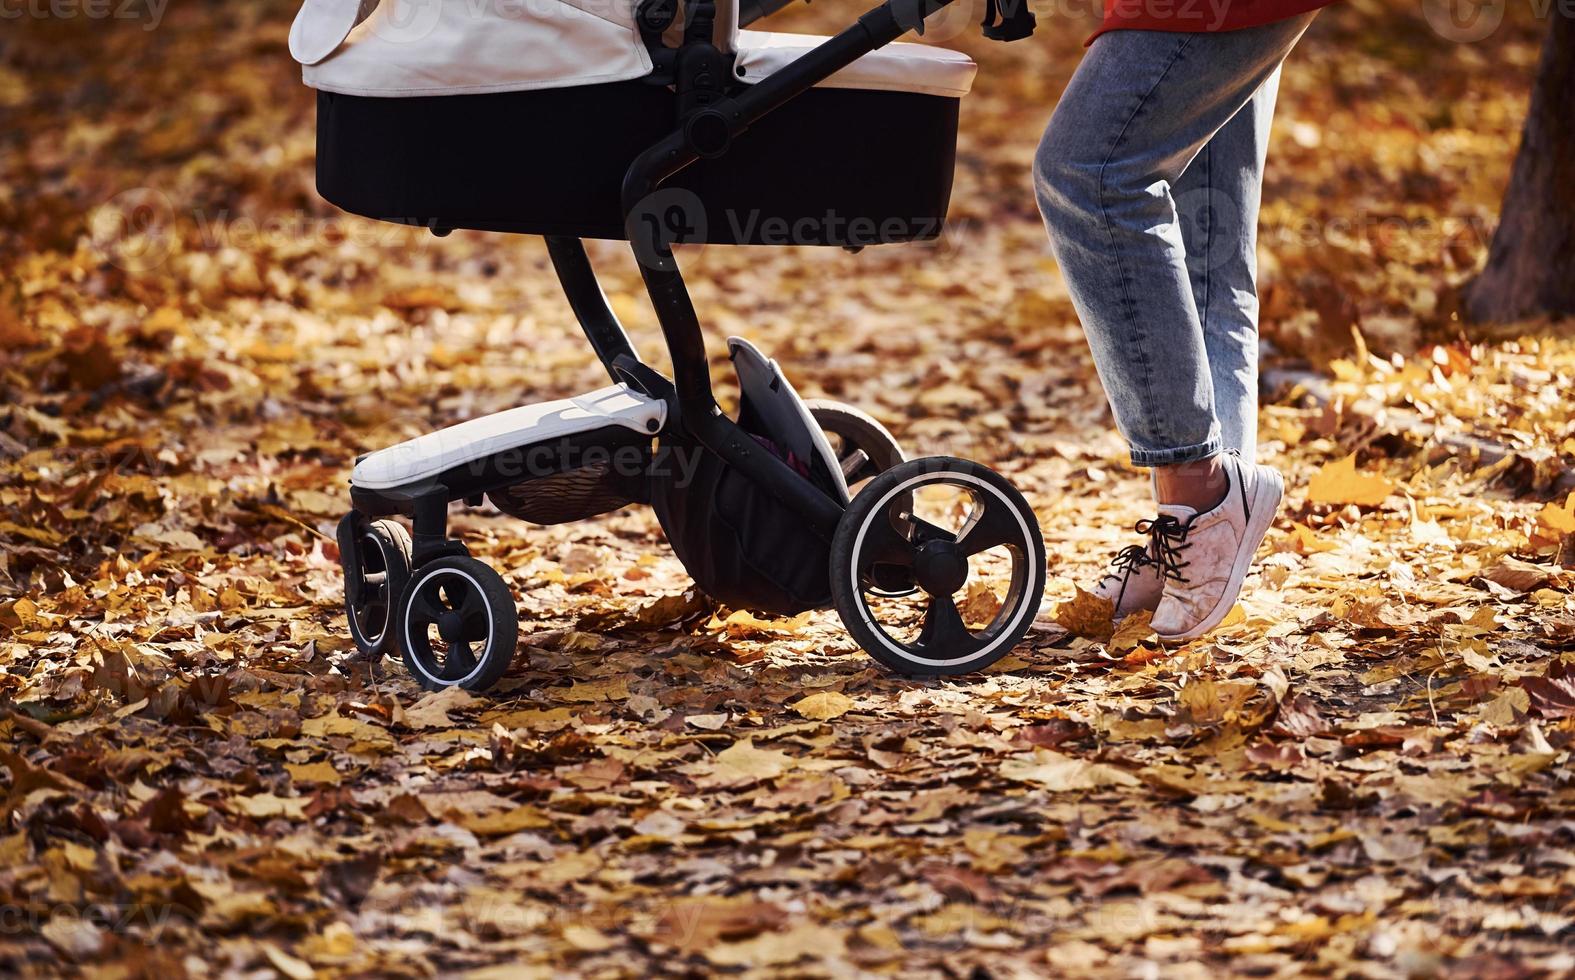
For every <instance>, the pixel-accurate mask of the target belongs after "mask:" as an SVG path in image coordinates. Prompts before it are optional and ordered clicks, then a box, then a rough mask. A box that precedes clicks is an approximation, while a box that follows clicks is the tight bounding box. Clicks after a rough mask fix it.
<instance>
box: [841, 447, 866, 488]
mask: <svg viewBox="0 0 1575 980" xmlns="http://www.w3.org/2000/svg"><path fill="white" fill-rule="evenodd" d="M869 461H870V457H869V453H866V452H865V451H864V450H862V449H855V450H853V451H852V452H850V453H848V454H847V455H846V456H844V457H842V459H841V460H840V463H841V465H842V479H844V480H845V481H847V482H848V483H857V482H859V480H860V479H862V478H863V476H864V469H865V467H867V466H868V465H869ZM870 475H871V476H874V474H873V473H871V474H870Z"/></svg>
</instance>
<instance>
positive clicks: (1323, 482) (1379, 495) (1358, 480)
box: [1307, 453, 1395, 507]
mask: <svg viewBox="0 0 1575 980" xmlns="http://www.w3.org/2000/svg"><path fill="white" fill-rule="evenodd" d="M1394 489H1395V482H1394V481H1393V480H1391V479H1389V478H1388V477H1386V476H1384V475H1383V474H1381V473H1362V472H1358V471H1357V469H1356V454H1355V453H1352V454H1351V455H1349V456H1347V457H1345V458H1344V459H1337V460H1335V461H1334V462H1332V463H1325V464H1324V466H1323V468H1322V469H1320V470H1319V471H1318V472H1317V473H1314V474H1313V477H1312V479H1311V480H1309V481H1308V483H1307V500H1308V501H1309V502H1310V503H1315V504H1356V505H1357V506H1358V507H1377V506H1378V505H1379V504H1381V503H1383V502H1384V501H1385V500H1387V499H1388V498H1389V495H1390V494H1391V493H1393V492H1394Z"/></svg>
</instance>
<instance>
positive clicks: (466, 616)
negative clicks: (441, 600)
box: [459, 593, 492, 643]
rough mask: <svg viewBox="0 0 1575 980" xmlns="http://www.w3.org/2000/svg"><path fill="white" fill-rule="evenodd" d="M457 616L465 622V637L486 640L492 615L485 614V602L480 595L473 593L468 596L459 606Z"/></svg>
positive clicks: (483, 641)
mask: <svg viewBox="0 0 1575 980" xmlns="http://www.w3.org/2000/svg"><path fill="white" fill-rule="evenodd" d="M459 618H460V620H461V622H463V623H464V624H465V639H467V640H478V641H480V642H482V643H485V642H486V641H487V632H488V630H489V629H490V628H491V626H492V617H490V616H488V615H487V604H486V603H485V602H484V601H482V598H481V596H479V595H476V594H474V593H472V594H471V595H470V596H468V597H467V601H466V603H465V604H464V605H463V606H461V607H460V608H459Z"/></svg>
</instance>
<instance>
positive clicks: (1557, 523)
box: [1537, 493, 1575, 535]
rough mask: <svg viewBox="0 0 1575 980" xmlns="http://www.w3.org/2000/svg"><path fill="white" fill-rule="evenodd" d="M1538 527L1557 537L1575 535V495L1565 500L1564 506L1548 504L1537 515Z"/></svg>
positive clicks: (1572, 494)
mask: <svg viewBox="0 0 1575 980" xmlns="http://www.w3.org/2000/svg"><path fill="white" fill-rule="evenodd" d="M1537 525H1538V526H1539V527H1544V528H1547V529H1548V530H1549V531H1552V532H1553V533H1554V534H1556V535H1564V534H1575V493H1571V494H1570V495H1569V496H1568V497H1565V498H1564V506H1563V507H1560V506H1559V505H1557V504H1547V505H1546V506H1544V507H1543V508H1542V511H1541V512H1540V513H1538V514H1537Z"/></svg>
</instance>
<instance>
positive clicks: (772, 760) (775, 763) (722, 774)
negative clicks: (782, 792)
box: [708, 738, 793, 786]
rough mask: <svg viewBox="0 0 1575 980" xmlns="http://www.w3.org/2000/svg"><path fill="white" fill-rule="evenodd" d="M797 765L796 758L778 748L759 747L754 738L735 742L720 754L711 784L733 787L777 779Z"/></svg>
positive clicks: (717, 756)
mask: <svg viewBox="0 0 1575 980" xmlns="http://www.w3.org/2000/svg"><path fill="white" fill-rule="evenodd" d="M792 767H793V757H792V756H790V755H788V754H787V753H786V752H778V751H776V750H775V749H757V748H755V743H754V740H753V739H748V738H746V739H742V740H740V741H737V742H734V743H733V744H732V745H729V746H728V747H727V748H725V749H723V750H722V751H721V752H718V753H717V754H716V767H715V768H714V769H713V770H712V774H711V777H710V779H709V780H708V782H709V783H711V784H713V785H727V786H733V785H738V784H742V783H753V782H758V781H760V780H762V779H775V778H776V777H777V776H780V775H782V774H783V773H784V772H786V771H787V770H789V769H791V768H792Z"/></svg>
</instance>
